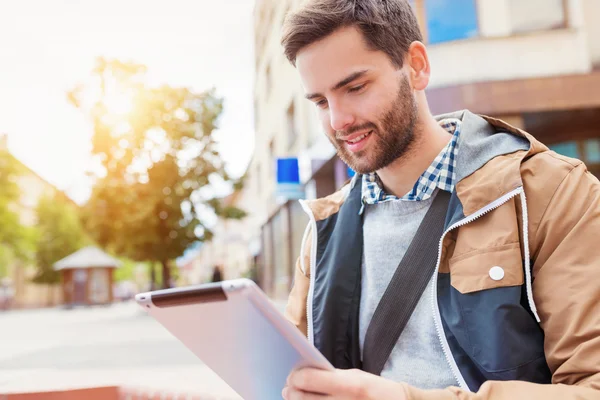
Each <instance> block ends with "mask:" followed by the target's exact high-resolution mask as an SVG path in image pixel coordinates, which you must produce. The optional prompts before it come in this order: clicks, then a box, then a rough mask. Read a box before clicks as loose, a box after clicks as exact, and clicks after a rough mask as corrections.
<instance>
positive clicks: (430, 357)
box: [359, 189, 457, 389]
mask: <svg viewBox="0 0 600 400" xmlns="http://www.w3.org/2000/svg"><path fill="white" fill-rule="evenodd" d="M438 190H439V189H438ZM435 194H437V191H436V192H435ZM435 194H434V196H432V197H430V198H429V199H427V200H423V201H406V200H393V201H389V202H385V203H377V204H372V205H366V208H365V210H364V213H365V215H364V224H363V233H364V250H363V260H362V292H361V300H360V322H359V335H360V351H361V357H362V352H363V345H364V341H365V335H366V333H367V328H368V327H369V323H370V322H371V318H372V317H373V313H374V312H375V309H376V308H377V304H379V300H380V299H381V297H382V296H383V293H384V292H385V290H386V288H387V286H388V284H389V282H390V280H391V279H392V276H393V275H394V272H395V271H396V268H397V267H398V264H399V263H400V260H402V257H403V256H404V253H405V252H406V250H407V249H408V246H409V245H410V243H411V241H412V239H413V237H414V235H415V233H416V231H417V228H418V227H419V225H420V224H421V221H422V220H423V218H424V217H425V214H426V213H427V210H428V209H429V206H430V205H431V203H432V201H433V198H434V197H435ZM432 240H436V241H437V240H439V238H432ZM432 285H433V279H432V280H431V281H430V282H429V284H428V286H427V288H426V289H425V291H424V293H423V294H422V296H421V299H420V300H419V303H418V304H417V306H416V308H415V311H414V312H413V314H412V316H411V318H410V319H409V321H408V323H407V324H406V327H405V328H404V331H403V332H402V334H401V335H400V338H399V339H398V342H397V343H396V346H395V347H394V349H393V350H392V354H391V355H390V358H389V359H388V361H387V363H386V364H385V366H384V368H383V371H382V372H381V376H383V377H385V378H388V379H392V380H394V381H397V382H406V383H408V384H410V385H412V386H415V387H418V388H421V389H436V388H445V387H448V386H452V385H454V386H456V385H457V381H456V379H455V378H454V377H453V375H452V372H451V370H450V366H449V365H448V362H447V361H446V359H445V356H444V353H443V351H442V346H441V344H440V341H439V339H438V336H437V334H436V330H435V325H434V322H433V309H432V297H431V296H432Z"/></svg>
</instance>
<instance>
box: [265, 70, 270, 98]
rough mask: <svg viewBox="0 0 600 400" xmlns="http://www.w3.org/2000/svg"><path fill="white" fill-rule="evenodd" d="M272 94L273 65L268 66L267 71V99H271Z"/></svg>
mask: <svg viewBox="0 0 600 400" xmlns="http://www.w3.org/2000/svg"><path fill="white" fill-rule="evenodd" d="M270 94H271V65H267V69H266V71H265V97H267V98H268V97H269V95H270Z"/></svg>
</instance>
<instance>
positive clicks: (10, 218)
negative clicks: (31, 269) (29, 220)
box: [0, 149, 34, 276]
mask: <svg viewBox="0 0 600 400" xmlns="http://www.w3.org/2000/svg"><path fill="white" fill-rule="evenodd" d="M22 172H23V171H22V167H21V164H20V163H19V162H18V161H17V160H16V159H15V158H14V157H13V156H12V155H11V154H10V153H9V152H8V151H6V150H2V149H0V188H1V190H0V255H1V257H2V260H3V261H5V262H7V264H8V263H9V262H12V261H14V260H22V261H28V260H29V258H30V257H31V254H32V251H33V245H34V232H33V231H32V230H31V229H29V228H27V227H24V226H22V225H21V223H20V220H19V215H18V214H17V211H16V207H17V205H18V202H19V196H20V191H19V186H18V185H17V178H18V177H19V175H20V174H21V173H22ZM7 264H5V265H7ZM2 272H4V274H6V271H5V267H3V271H0V276H1V274H2Z"/></svg>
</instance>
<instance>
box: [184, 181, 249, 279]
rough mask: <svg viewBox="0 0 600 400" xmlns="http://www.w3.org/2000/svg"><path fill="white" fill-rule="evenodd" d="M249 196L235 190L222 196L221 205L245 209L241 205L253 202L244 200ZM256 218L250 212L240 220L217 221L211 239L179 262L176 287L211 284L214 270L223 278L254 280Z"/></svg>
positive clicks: (246, 193) (242, 191) (244, 191)
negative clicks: (178, 280)
mask: <svg viewBox="0 0 600 400" xmlns="http://www.w3.org/2000/svg"><path fill="white" fill-rule="evenodd" d="M249 194H250V192H249V191H247V190H239V191H235V192H233V193H232V194H230V195H229V196H227V197H225V198H224V199H223V203H222V204H223V206H232V207H239V208H242V209H244V207H243V206H242V203H243V204H246V205H249V204H250V203H251V202H252V200H251V199H249V198H247V196H248V195H249ZM244 210H245V209H244ZM245 211H246V210H245ZM255 219H256V218H255V216H254V214H253V213H249V216H248V217H246V218H243V219H223V218H219V219H218V220H217V222H216V223H215V224H214V227H212V228H211V229H212V233H213V238H212V239H211V240H210V241H207V242H204V243H202V245H201V246H200V248H199V249H198V250H197V251H191V252H192V255H191V256H189V257H184V259H183V260H182V262H181V264H180V265H179V269H180V282H179V284H182V285H190V284H198V283H206V282H210V281H211V279H212V274H213V270H214V268H215V267H219V268H221V272H222V277H223V279H236V278H240V277H253V267H254V265H255V264H256V259H255V256H256V254H257V252H256V239H255V238H253V235H254V234H255V233H256V232H257V228H256V226H255V225H253V224H254V223H255Z"/></svg>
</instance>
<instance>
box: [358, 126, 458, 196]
mask: <svg viewBox="0 0 600 400" xmlns="http://www.w3.org/2000/svg"><path fill="white" fill-rule="evenodd" d="M440 125H441V126H442V127H443V128H444V129H446V130H447V131H448V133H450V134H452V138H451V139H450V141H449V142H448V144H447V145H446V147H444V148H443V149H442V151H441V152H440V154H438V156H437V157H436V158H435V160H433V162H432V163H431V165H430V166H429V168H427V170H426V171H425V172H423V174H422V175H421V176H420V177H419V179H418V180H417V182H416V183H415V186H414V187H413V188H412V190H411V191H410V192H408V193H407V194H405V195H404V196H402V197H397V196H394V195H391V194H387V193H385V192H384V191H383V185H382V184H381V181H380V180H379V177H378V176H377V174H376V173H375V172H373V173H370V174H365V175H363V177H362V202H363V207H364V205H365V204H377V203H383V202H386V201H393V200H404V201H421V200H426V199H428V198H430V197H431V195H432V194H433V192H434V191H435V189H436V188H438V187H439V188H440V189H442V190H446V191H448V192H452V191H453V190H454V185H455V183H456V182H455V180H456V172H455V165H456V155H457V154H458V137H459V135H460V128H461V121H460V120H459V119H455V118H449V119H444V120H442V121H440Z"/></svg>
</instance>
